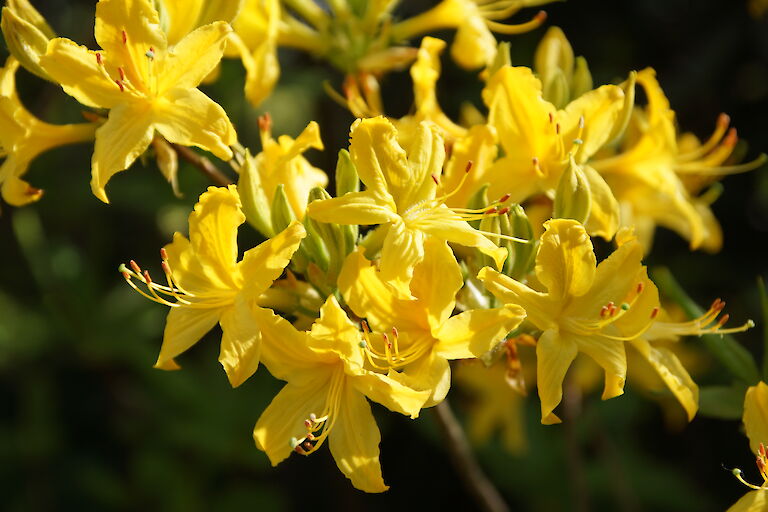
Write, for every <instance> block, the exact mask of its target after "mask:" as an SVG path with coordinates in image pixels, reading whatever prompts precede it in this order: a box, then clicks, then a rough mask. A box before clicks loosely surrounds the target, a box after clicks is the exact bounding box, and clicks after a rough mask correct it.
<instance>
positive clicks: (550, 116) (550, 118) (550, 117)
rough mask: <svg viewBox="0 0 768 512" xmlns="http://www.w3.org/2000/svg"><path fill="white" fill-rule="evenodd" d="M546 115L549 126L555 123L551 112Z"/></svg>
mask: <svg viewBox="0 0 768 512" xmlns="http://www.w3.org/2000/svg"><path fill="white" fill-rule="evenodd" d="M547 115H548V116H549V124H552V123H554V122H555V116H554V115H553V114H552V112H550V113H549V114H547Z"/></svg>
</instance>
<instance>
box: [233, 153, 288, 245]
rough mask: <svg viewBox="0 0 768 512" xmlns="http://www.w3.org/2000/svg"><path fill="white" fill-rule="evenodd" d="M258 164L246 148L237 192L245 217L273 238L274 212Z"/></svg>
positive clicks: (268, 236)
mask: <svg viewBox="0 0 768 512" xmlns="http://www.w3.org/2000/svg"><path fill="white" fill-rule="evenodd" d="M256 166H257V164H256V159H254V158H253V157H252V156H251V153H250V151H248V150H246V152H245V162H244V163H243V165H242V167H241V168H240V178H239V179H238V181H237V192H238V193H239V194H240V201H241V202H242V204H243V213H244V214H245V219H246V220H247V221H248V223H249V224H250V225H251V226H253V227H254V228H256V229H257V230H258V231H259V233H261V234H262V235H264V236H265V237H267V238H271V237H273V236H275V230H274V229H273V228H272V214H271V211H270V205H269V200H268V199H267V195H266V193H265V192H264V186H263V185H262V183H261V176H260V175H259V170H258V169H257V167H256ZM286 226H287V224H286Z"/></svg>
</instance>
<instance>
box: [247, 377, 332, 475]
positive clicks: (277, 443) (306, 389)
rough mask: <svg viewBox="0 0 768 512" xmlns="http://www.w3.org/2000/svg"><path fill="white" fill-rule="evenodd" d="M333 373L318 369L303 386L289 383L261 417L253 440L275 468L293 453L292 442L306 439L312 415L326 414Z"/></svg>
mask: <svg viewBox="0 0 768 512" xmlns="http://www.w3.org/2000/svg"><path fill="white" fill-rule="evenodd" d="M331 371H332V370H331V368H326V367H324V366H318V367H316V369H315V371H314V372H312V373H311V374H310V375H308V376H307V377H306V378H305V380H303V381H301V382H300V383H291V382H289V383H288V384H286V385H285V387H283V389H281V390H280V392H279V393H278V394H277V396H276V397H275V398H274V399H273V400H272V402H271V403H270V404H269V405H268V406H267V408H266V409H265V410H264V412H263V413H262V414H261V416H260V417H259V420H258V421H257V422H256V427H255V428H254V429H253V439H254V441H255V442H256V447H257V448H258V449H259V450H262V451H264V452H266V454H267V457H269V461H270V462H271V463H272V465H273V466H277V464H279V463H280V462H281V461H283V460H284V459H285V458H286V457H288V456H289V455H290V454H291V452H292V451H293V448H292V447H291V438H296V439H301V438H303V437H304V436H306V435H307V427H305V426H304V421H305V420H306V419H307V418H309V415H310V414H315V415H320V414H321V413H322V412H323V408H324V406H325V402H326V399H327V396H328V391H329V381H330V378H331Z"/></svg>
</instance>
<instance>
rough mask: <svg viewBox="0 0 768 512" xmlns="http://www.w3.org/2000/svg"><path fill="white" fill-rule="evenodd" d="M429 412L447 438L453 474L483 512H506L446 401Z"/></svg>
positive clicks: (503, 503)
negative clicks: (456, 473)
mask: <svg viewBox="0 0 768 512" xmlns="http://www.w3.org/2000/svg"><path fill="white" fill-rule="evenodd" d="M432 411H434V418H435V420H436V421H437V424H438V426H439V427H440V431H441V433H442V434H443V437H445V438H446V439H448V442H447V443H446V445H447V446H448V451H449V453H450V455H451V461H452V462H453V465H454V467H455V468H456V471H457V472H458V473H459V476H460V477H461V479H462V480H463V481H464V485H466V487H467V489H468V490H469V491H470V492H471V493H472V495H473V496H474V497H475V499H476V500H477V502H478V504H479V505H480V507H481V508H482V510H485V511H486V512H509V507H507V504H506V503H505V502H504V499H503V498H502V497H501V494H499V491H498V490H497V489H496V487H494V485H493V484H492V483H491V481H490V480H489V479H488V477H487V476H485V473H483V470H482V469H481V468H480V465H479V464H478V463H477V459H476V458H475V454H474V453H473V452H472V448H471V447H470V446H469V442H468V441H467V436H466V434H465V433H464V429H463V428H462V427H461V424H460V423H459V420H458V419H457V418H456V415H455V414H454V413H453V410H452V409H451V406H450V404H449V403H448V399H445V400H443V401H442V402H440V403H439V404H437V405H436V406H435V407H433V408H432Z"/></svg>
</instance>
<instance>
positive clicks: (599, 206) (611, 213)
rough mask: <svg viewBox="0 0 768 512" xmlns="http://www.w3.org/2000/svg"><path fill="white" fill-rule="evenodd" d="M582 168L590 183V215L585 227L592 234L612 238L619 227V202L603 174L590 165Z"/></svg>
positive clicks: (607, 238)
mask: <svg viewBox="0 0 768 512" xmlns="http://www.w3.org/2000/svg"><path fill="white" fill-rule="evenodd" d="M581 170H582V171H583V172H584V176H585V177H586V178H587V182H588V183H589V195H590V198H591V201H590V209H589V216H588V217H587V222H586V223H585V225H584V227H585V228H586V230H587V233H589V234H590V235H591V236H600V237H603V238H604V239H606V240H611V239H612V238H613V235H615V234H616V231H617V230H618V229H619V202H618V201H616V198H615V197H614V196H613V192H611V188H610V187H609V186H608V184H607V183H606V182H605V180H604V179H603V177H602V176H600V175H599V174H598V173H597V171H595V170H594V169H593V168H592V167H590V166H589V165H584V166H582V168H581Z"/></svg>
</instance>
